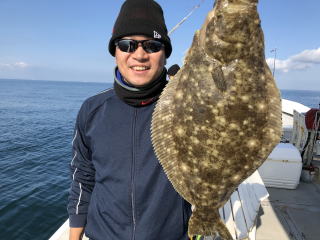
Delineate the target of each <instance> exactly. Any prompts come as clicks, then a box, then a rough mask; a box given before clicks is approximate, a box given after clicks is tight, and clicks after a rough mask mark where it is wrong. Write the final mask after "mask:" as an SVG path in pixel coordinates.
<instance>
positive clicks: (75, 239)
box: [69, 227, 84, 240]
mask: <svg viewBox="0 0 320 240" xmlns="http://www.w3.org/2000/svg"><path fill="white" fill-rule="evenodd" d="M83 232H84V228H83V227H82V228H70V234H69V240H81V239H82V236H83Z"/></svg>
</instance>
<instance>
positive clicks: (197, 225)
mask: <svg viewBox="0 0 320 240" xmlns="http://www.w3.org/2000/svg"><path fill="white" fill-rule="evenodd" d="M202 210H203V209H198V210H197V208H196V209H194V211H193V212H192V215H191V218H190V220H189V228H188V235H189V236H193V235H203V236H215V235H218V236H220V238H221V239H222V240H232V239H233V238H232V236H231V234H230V232H229V230H228V229H227V227H226V226H225V224H224V223H223V221H222V220H221V218H220V215H219V212H218V211H217V210H216V209H215V210H211V211H210V213H209V212H208V210H204V211H202Z"/></svg>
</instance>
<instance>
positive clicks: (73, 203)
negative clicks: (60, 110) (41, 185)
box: [67, 103, 95, 227]
mask: <svg viewBox="0 0 320 240" xmlns="http://www.w3.org/2000/svg"><path fill="white" fill-rule="evenodd" d="M87 114H88V113H87V110H86V107H85V103H84V104H83V105H82V107H81V109H80V111H79V113H78V116H77V120H76V125H75V129H74V137H73V140H72V153H73V158H72V160H71V163H70V170H71V178H72V183H71V188H70V192H69V198H68V207H67V209H68V214H69V222H70V227H84V226H85V225H86V219H87V212H88V207H89V202H90V198H91V193H92V190H93V187H94V184H95V169H94V166H93V164H92V161H91V151H90V147H89V145H88V144H87V142H86V135H85V127H86V116H87Z"/></svg>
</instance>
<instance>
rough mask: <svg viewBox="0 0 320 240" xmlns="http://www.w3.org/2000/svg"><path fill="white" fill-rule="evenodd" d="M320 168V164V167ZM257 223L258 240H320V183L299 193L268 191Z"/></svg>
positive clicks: (302, 184)
mask: <svg viewBox="0 0 320 240" xmlns="http://www.w3.org/2000/svg"><path fill="white" fill-rule="evenodd" d="M319 165H320V164H319ZM267 189H268V192H269V197H268V199H266V200H264V201H262V203H261V208H260V212H259V217H258V219H257V223H256V227H257V232H256V240H319V239H320V179H319V175H318V176H317V177H316V178H315V180H314V181H313V182H310V183H305V182H301V181H300V183H299V185H298V187H297V189H294V190H288V189H280V188H267Z"/></svg>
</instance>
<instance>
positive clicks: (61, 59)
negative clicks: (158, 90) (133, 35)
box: [0, 0, 320, 90]
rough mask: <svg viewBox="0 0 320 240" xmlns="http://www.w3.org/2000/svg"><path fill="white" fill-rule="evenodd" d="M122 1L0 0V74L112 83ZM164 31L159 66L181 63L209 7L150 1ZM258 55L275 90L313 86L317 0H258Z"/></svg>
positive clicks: (318, 66)
mask: <svg viewBox="0 0 320 240" xmlns="http://www.w3.org/2000/svg"><path fill="white" fill-rule="evenodd" d="M123 2H124V1H123V0H93V1H88V0H54V1H52V0H28V1H26V0H0V78H6V79H11V78H12V79H33V80H55V81H86V82H90V81H92V82H112V81H113V75H112V72H113V68H114V66H115V63H114V58H113V57H112V56H111V55H110V54H109V53H108V51H107V43H108V41H109V38H110V36H111V31H112V27H113V24H114V21H115V18H116V16H117V14H118V11H119V9H120V6H121V4H122V3H123ZM157 2H158V3H159V4H160V5H161V6H162V7H163V10H164V13H165V19H166V23H167V26H168V29H169V30H170V29H171V28H173V27H174V26H175V25H176V24H177V23H178V22H179V21H180V20H181V19H182V18H183V17H185V16H186V15H187V14H188V13H189V12H190V10H191V9H192V8H193V6H195V5H197V4H198V3H200V2H203V3H202V5H201V6H200V7H199V8H198V9H197V10H196V11H195V12H194V14H193V15H192V16H191V17H190V18H189V19H188V20H187V21H186V22H185V23H184V24H183V25H182V26H181V27H180V28H178V30H176V31H175V32H174V33H173V34H172V35H171V36H170V37H171V40H172V45H173V49H174V50H173V53H172V55H171V57H170V58H169V59H168V62H167V66H168V67H169V66H171V65H172V64H174V63H178V64H180V65H181V64H182V59H183V56H184V54H185V52H186V50H187V49H188V48H189V46H190V44H191V41H192V38H193V34H194V32H195V30H196V29H199V28H200V26H201V25H202V23H203V21H204V19H205V16H206V14H207V12H208V11H209V10H210V9H211V8H212V5H213V1H209V0H204V1H201V0H183V1H172V0H158V1H157ZM258 9H259V13H260V18H261V22H262V27H263V30H264V34H265V54H266V59H267V62H268V63H269V64H270V66H271V70H272V68H273V61H274V52H271V51H272V49H277V50H276V61H275V65H276V71H275V78H276V82H277V84H278V87H279V88H281V89H301V90H320V84H319V83H320V77H319V76H320V31H319V26H318V25H319V22H320V14H319V12H320V1H319V0H305V1H301V0H299V1H298V0H260V2H259V6H258Z"/></svg>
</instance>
